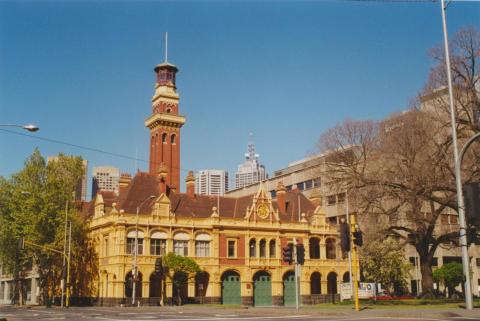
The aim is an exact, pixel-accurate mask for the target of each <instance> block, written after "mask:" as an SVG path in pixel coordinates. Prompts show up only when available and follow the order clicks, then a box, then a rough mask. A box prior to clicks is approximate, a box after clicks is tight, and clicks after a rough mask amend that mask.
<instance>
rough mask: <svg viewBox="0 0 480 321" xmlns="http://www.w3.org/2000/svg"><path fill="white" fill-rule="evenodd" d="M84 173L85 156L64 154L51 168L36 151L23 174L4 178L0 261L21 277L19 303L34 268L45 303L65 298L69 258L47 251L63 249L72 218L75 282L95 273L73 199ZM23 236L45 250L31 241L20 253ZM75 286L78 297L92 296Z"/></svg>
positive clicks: (0, 200)
mask: <svg viewBox="0 0 480 321" xmlns="http://www.w3.org/2000/svg"><path fill="white" fill-rule="evenodd" d="M83 170H84V169H83V165H82V160H81V158H80V157H69V156H64V155H59V157H58V158H57V160H56V161H52V162H49V163H48V164H47V162H46V161H45V159H44V158H43V157H42V155H41V154H40V152H39V151H38V150H35V151H34V153H33V154H32V155H31V156H30V157H29V158H28V159H27V160H26V161H25V165H24V168H23V169H22V170H21V171H19V172H18V173H15V174H14V175H12V177H11V178H9V179H4V178H2V179H1V180H0V204H1V205H0V261H1V262H2V263H3V265H4V267H5V268H6V270H7V271H8V272H10V273H12V274H13V275H14V277H15V280H16V282H15V284H16V286H15V289H14V293H15V299H16V300H17V302H18V303H19V304H23V303H24V300H25V284H24V281H23V280H24V276H25V273H26V272H27V271H29V270H31V269H32V267H33V266H35V267H36V269H37V272H38V274H39V278H40V282H39V283H40V288H41V290H42V295H43V300H44V302H46V300H51V298H52V297H53V296H54V295H59V294H60V288H59V284H60V279H61V276H62V266H63V256H62V255H60V254H58V253H55V252H52V251H48V250H47V249H46V248H52V249H56V250H58V251H63V248H64V242H65V223H66V221H65V217H66V216H67V218H68V220H69V221H71V222H72V258H71V263H72V264H71V265H72V266H71V270H72V273H71V275H72V278H71V279H72V280H80V279H82V280H83V281H85V280H86V279H88V278H90V277H91V275H92V274H93V275H94V273H95V266H94V265H91V264H90V263H91V262H88V263H89V264H86V262H85V260H86V259H87V258H91V257H94V254H93V253H94V252H93V248H92V247H91V246H88V243H87V242H86V230H85V227H84V226H85V224H84V222H83V219H82V218H81V217H78V216H77V215H76V212H77V210H76V208H75V203H74V200H73V197H72V192H73V191H74V189H75V187H76V185H77V184H78V182H79V180H80V177H81V175H82V173H83ZM21 237H23V238H25V240H27V241H28V242H32V243H35V244H38V245H40V246H42V247H43V249H42V248H39V247H34V246H31V245H29V244H28V243H27V244H26V246H25V249H23V250H21V251H19V250H18V248H17V240H18V239H19V238H21ZM91 261H93V260H91ZM72 283H73V284H72V285H73V286H72V289H73V290H74V291H76V292H74V293H73V295H86V293H85V292H88V291H85V289H83V288H82V289H80V288H81V287H79V286H77V284H76V283H75V282H72ZM83 283H84V282H83Z"/></svg>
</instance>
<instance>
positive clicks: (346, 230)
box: [340, 223, 350, 253]
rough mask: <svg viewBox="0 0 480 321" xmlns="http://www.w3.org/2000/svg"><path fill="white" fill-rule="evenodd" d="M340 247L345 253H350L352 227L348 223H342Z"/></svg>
mask: <svg viewBox="0 0 480 321" xmlns="http://www.w3.org/2000/svg"><path fill="white" fill-rule="evenodd" d="M340 247H341V248H342V252H343V253H347V252H350V227H349V226H348V224H347V223H340Z"/></svg>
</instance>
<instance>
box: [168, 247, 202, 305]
mask: <svg viewBox="0 0 480 321" xmlns="http://www.w3.org/2000/svg"><path fill="white" fill-rule="evenodd" d="M162 263H163V266H164V267H166V268H167V269H168V272H167V273H166V276H167V277H168V278H169V279H170V281H171V282H172V284H173V286H174V288H176V290H177V291H176V292H177V293H174V295H176V296H177V302H178V304H179V305H182V296H181V289H182V287H183V286H185V285H186V284H188V280H189V279H192V278H195V276H196V275H197V273H200V272H201V271H202V270H201V269H200V267H199V266H198V264H197V262H195V260H193V259H191V258H188V257H184V256H180V255H176V254H175V253H168V254H167V255H165V256H164V257H163V259H162Z"/></svg>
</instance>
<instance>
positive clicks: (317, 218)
mask: <svg viewBox="0 0 480 321" xmlns="http://www.w3.org/2000/svg"><path fill="white" fill-rule="evenodd" d="M325 217H326V213H325V210H324V209H323V207H321V206H317V208H315V211H314V212H313V215H312V218H311V222H310V223H311V224H312V225H313V226H325Z"/></svg>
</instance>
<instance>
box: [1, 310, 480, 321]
mask: <svg viewBox="0 0 480 321" xmlns="http://www.w3.org/2000/svg"><path fill="white" fill-rule="evenodd" d="M2 318H3V319H6V320H8V321H23V320H38V321H47V320H52V321H53V320H69V321H73V320H83V321H157V320H158V321H160V320H161V321H187V320H189V321H190V320H191V321H206V320H211V321H229V320H231V321H256V320H266V321H270V320H271V321H284V320H294V321H297V320H298V321H302V320H305V321H329V320H332V321H350V320H352V321H353V320H361V321H380V320H389V321H413V320H419V321H422V320H423V321H472V320H478V321H480V310H479V309H476V310H473V311H466V310H463V309H445V310H441V309H432V310H428V309H420V310H415V308H412V309H409V310H392V309H390V310H371V311H367V310H365V311H361V312H355V311H353V310H350V309H330V310H326V309H322V308H315V309H301V310H300V311H299V312H296V311H295V310H294V309H288V308H250V309H238V308H237V309H234V308H233V309H225V308H218V307H205V306H203V307H165V308H160V307H156V308H155V307H142V308H115V307H110V308H103V307H83V308H78V307H73V308H69V309H63V310H62V309H60V308H52V309H46V308H44V307H32V308H19V307H12V306H3V307H0V320H1V321H3V320H2Z"/></svg>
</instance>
